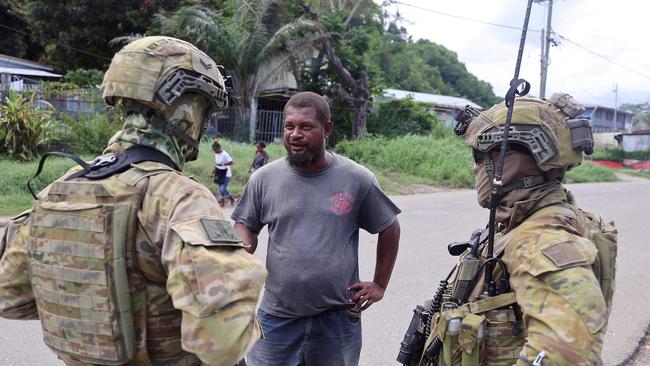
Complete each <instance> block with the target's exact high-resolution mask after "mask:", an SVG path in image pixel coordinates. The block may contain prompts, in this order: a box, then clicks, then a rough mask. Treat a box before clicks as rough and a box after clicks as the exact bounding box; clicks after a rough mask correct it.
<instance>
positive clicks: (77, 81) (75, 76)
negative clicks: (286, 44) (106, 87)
mask: <svg viewBox="0 0 650 366" xmlns="http://www.w3.org/2000/svg"><path fill="white" fill-rule="evenodd" d="M103 79H104V72H103V71H101V70H97V69H75V70H70V71H68V72H66V73H65V75H63V81H64V82H66V83H70V84H74V85H76V86H78V87H81V88H87V87H94V86H98V85H101V83H102V80H103Z"/></svg>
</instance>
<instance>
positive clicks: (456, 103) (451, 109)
mask: <svg viewBox="0 0 650 366" xmlns="http://www.w3.org/2000/svg"><path fill="white" fill-rule="evenodd" d="M406 98H412V99H413V100H414V101H416V102H423V103H431V104H433V105H434V110H435V112H436V115H437V116H438V119H439V120H440V122H442V123H443V124H444V126H445V127H453V126H454V125H455V124H456V119H455V118H456V114H458V112H459V111H460V110H461V109H463V108H465V106H466V105H468V104H469V105H471V106H472V107H474V108H476V109H478V110H483V107H481V106H480V105H478V104H476V103H474V102H472V101H471V100H468V99H465V98H460V97H451V96H448V95H440V94H428V93H419V92H414V91H408V90H400V89H384V93H383V95H381V96H379V97H376V98H375V103H377V104H378V103H381V102H385V101H388V100H392V99H406Z"/></svg>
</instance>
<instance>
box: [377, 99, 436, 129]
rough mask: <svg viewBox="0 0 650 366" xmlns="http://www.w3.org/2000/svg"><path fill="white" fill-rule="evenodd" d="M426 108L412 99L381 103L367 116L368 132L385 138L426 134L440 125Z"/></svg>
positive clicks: (433, 114)
mask: <svg viewBox="0 0 650 366" xmlns="http://www.w3.org/2000/svg"><path fill="white" fill-rule="evenodd" d="M427 106H429V107H430V106H431V105H430V104H427V103H419V102H416V101H414V100H413V99H393V100H390V101H387V102H383V103H381V104H379V107H377V110H376V111H374V112H372V113H371V114H370V115H369V116H368V125H367V128H368V132H369V133H373V134H378V135H382V136H386V137H396V136H404V135H409V134H411V135H425V134H428V133H429V132H431V131H432V130H433V128H434V126H437V125H439V124H440V123H439V122H438V118H437V117H436V115H435V113H433V112H431V113H430V112H429V111H428V110H427V108H426V107H427Z"/></svg>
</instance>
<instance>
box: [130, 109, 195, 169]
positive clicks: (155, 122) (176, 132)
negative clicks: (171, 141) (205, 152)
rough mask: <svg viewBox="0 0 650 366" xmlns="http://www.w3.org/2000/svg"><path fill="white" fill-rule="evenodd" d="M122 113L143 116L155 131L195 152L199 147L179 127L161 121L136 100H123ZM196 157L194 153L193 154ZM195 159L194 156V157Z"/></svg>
mask: <svg viewBox="0 0 650 366" xmlns="http://www.w3.org/2000/svg"><path fill="white" fill-rule="evenodd" d="M123 103H124V112H125V113H126V114H129V113H139V114H141V115H143V116H144V118H145V119H146V120H147V121H148V122H149V123H150V124H151V125H152V126H154V127H156V128H157V129H159V130H161V131H163V132H165V133H166V134H169V135H172V136H174V137H176V138H178V139H180V140H181V141H183V142H184V143H185V144H186V145H187V146H189V147H193V148H194V149H195V150H197V148H198V146H199V141H198V140H196V139H194V138H192V136H190V135H188V134H186V133H185V132H184V131H183V130H182V129H181V127H180V126H179V125H177V124H175V123H173V122H171V121H167V120H165V119H162V118H160V117H159V116H158V114H157V113H156V111H155V110H154V109H153V108H151V107H149V106H147V105H145V104H144V103H140V102H138V101H136V100H133V99H125V100H124V102H123ZM194 154H195V155H196V153H194ZM194 159H196V156H195V157H194Z"/></svg>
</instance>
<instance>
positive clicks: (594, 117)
mask: <svg viewBox="0 0 650 366" xmlns="http://www.w3.org/2000/svg"><path fill="white" fill-rule="evenodd" d="M633 116H634V113H631V112H626V111H623V110H620V109H614V108H611V107H605V106H602V105H595V104H586V105H585V111H584V112H583V113H582V117H584V118H587V119H589V120H591V128H592V130H593V132H594V133H601V132H620V131H625V130H627V129H628V127H630V126H631V125H632V117H633Z"/></svg>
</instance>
